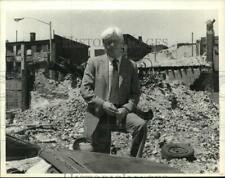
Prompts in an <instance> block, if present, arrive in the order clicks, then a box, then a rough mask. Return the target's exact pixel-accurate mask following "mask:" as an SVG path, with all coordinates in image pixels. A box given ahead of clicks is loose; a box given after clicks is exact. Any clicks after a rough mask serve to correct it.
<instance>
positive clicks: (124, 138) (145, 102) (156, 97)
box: [7, 76, 219, 173]
mask: <svg viewBox="0 0 225 178" xmlns="http://www.w3.org/2000/svg"><path fill="white" fill-rule="evenodd" d="M148 79H149V80H150V79H151V81H152V82H151V83H149V82H148V81H149V80H148ZM50 84H51V82H50ZM69 84H70V83H69V82H68V81H66V82H64V84H58V85H60V87H61V86H65V87H64V94H67V95H68V99H66V100H63V101H60V102H58V103H55V104H54V103H51V104H49V105H47V106H46V107H44V108H43V107H40V108H36V109H29V110H26V111H24V112H20V111H18V112H17V113H16V115H15V118H14V121H13V123H12V125H14V126H16V127H17V129H15V128H14V129H11V130H10V127H8V128H7V129H8V132H10V134H11V135H15V136H17V137H18V138H23V139H25V140H27V141H30V142H32V143H38V144H39V145H40V144H42V145H44V146H48V147H51V148H53V149H54V148H58V147H61V148H70V147H71V144H72V143H73V141H74V140H75V139H76V138H78V137H79V136H82V134H83V120H84V117H85V110H86V103H85V102H84V100H83V99H82V97H81V96H80V92H79V87H77V88H74V89H73V88H71V87H68V86H66V85H69ZM53 86H54V87H52V86H49V89H51V87H52V88H54V90H52V91H57V90H58V92H59V93H61V92H62V91H61V90H62V89H63V87H61V89H59V88H57V86H55V83H53ZM65 88H66V89H65ZM48 92H50V90H49V91H48ZM56 94H57V92H56ZM209 94H210V93H208V92H204V91H198V92H196V91H191V90H190V89H189V88H187V87H186V86H185V85H183V84H182V83H179V82H173V83H167V82H166V81H165V80H160V79H156V78H155V79H154V80H153V79H152V78H151V76H145V78H144V79H143V81H142V95H141V97H140V102H139V104H138V107H140V108H141V109H142V110H148V109H150V108H151V109H152V110H153V112H154V117H153V119H151V120H150V121H148V136H147V142H146V147H145V149H144V155H143V157H144V158H145V159H149V160H152V161H155V162H161V163H165V164H169V165H170V166H172V167H176V168H179V169H181V171H183V172H187V173H204V172H216V171H218V168H217V167H218V166H217V162H218V160H219V108H218V105H217V104H215V103H214V102H213V101H212V100H211V99H210V97H209V96H208V95H209ZM32 125H33V126H34V125H35V127H32ZM130 141H131V135H130V134H125V133H119V132H114V133H113V134H112V145H113V149H114V151H115V150H116V151H117V155H120V156H127V154H128V152H129V148H130ZM165 143H187V144H190V145H191V146H192V147H193V148H194V151H195V158H196V159H195V160H194V161H193V162H189V161H187V160H186V159H172V160H170V161H167V160H165V159H162V157H161V154H160V151H161V147H162V146H163V144H165Z"/></svg>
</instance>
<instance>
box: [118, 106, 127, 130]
mask: <svg viewBox="0 0 225 178" xmlns="http://www.w3.org/2000/svg"><path fill="white" fill-rule="evenodd" d="M127 114H128V111H127V110H126V109H125V108H119V109H118V112H117V113H116V123H117V125H118V126H119V127H122V120H123V119H125V117H126V116H127Z"/></svg>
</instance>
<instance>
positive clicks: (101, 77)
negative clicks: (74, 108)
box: [81, 55, 140, 138]
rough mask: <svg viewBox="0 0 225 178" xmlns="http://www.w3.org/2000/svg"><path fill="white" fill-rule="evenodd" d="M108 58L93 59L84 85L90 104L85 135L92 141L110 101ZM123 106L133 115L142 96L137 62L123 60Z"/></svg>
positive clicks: (82, 86)
mask: <svg viewBox="0 0 225 178" xmlns="http://www.w3.org/2000/svg"><path fill="white" fill-rule="evenodd" d="M108 60H109V59H108V57H107V55H102V56H97V57H94V58H90V59H89V60H88V62H87V66H86V69H85V71H84V76H83V80H82V84H81V95H82V97H83V98H84V100H85V101H86V102H87V104H88V108H87V115H86V118H85V122H84V131H85V136H86V137H87V138H89V137H90V136H91V135H92V134H93V132H94V130H95V128H96V126H97V124H98V122H99V120H100V119H103V118H102V116H103V115H104V111H103V108H102V105H103V103H104V101H107V100H108V99H109V89H108V88H109V87H108V85H109V61H108ZM118 93H119V103H120V105H121V106H123V107H125V108H126V109H127V110H128V111H130V112H132V111H133V110H134V109H135V107H136V105H137V103H138V101H139V96H140V85H139V79H138V74H137V66H136V63H135V62H133V61H131V60H129V59H127V58H125V57H122V59H121V64H120V69H119V91H118Z"/></svg>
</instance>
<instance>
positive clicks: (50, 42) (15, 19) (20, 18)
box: [14, 17, 52, 62]
mask: <svg viewBox="0 0 225 178" xmlns="http://www.w3.org/2000/svg"><path fill="white" fill-rule="evenodd" d="M25 18H28V19H33V20H36V21H38V22H41V23H43V24H46V25H49V57H50V62H52V22H51V21H50V22H45V21H43V20H40V19H37V18H34V17H15V18H14V21H15V22H19V21H21V20H24V19H25Z"/></svg>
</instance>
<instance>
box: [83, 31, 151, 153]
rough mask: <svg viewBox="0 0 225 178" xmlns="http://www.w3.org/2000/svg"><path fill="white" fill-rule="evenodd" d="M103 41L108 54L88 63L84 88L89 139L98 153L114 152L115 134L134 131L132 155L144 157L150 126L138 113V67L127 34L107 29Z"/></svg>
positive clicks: (86, 131)
mask: <svg viewBox="0 0 225 178" xmlns="http://www.w3.org/2000/svg"><path fill="white" fill-rule="evenodd" d="M102 42H103V45H104V48H105V51H106V54H105V55H102V56H97V57H94V58H90V59H89V60H88V62H87V66H86V69H85V72H84V76H83V80H82V85H81V95H82V97H83V98H84V100H85V101H86V102H87V103H88V108H87V115H86V118H85V122H84V127H85V128H84V130H85V137H86V138H87V139H88V140H90V142H91V144H92V146H93V149H94V150H93V151H94V152H101V153H110V145H111V131H124V132H130V133H132V146H131V151H130V156H133V157H142V152H143V148H144V144H145V140H146V132H147V127H146V121H144V120H143V119H141V118H140V117H139V116H137V115H136V114H135V113H134V110H135V108H136V105H137V103H138V101H139V96H140V87H139V80H138V75H137V66H136V64H135V62H133V61H131V60H129V59H127V58H126V57H125V55H124V39H123V34H122V33H121V32H120V30H119V29H118V28H117V27H110V28H108V29H106V30H105V31H104V32H103V33H102Z"/></svg>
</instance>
